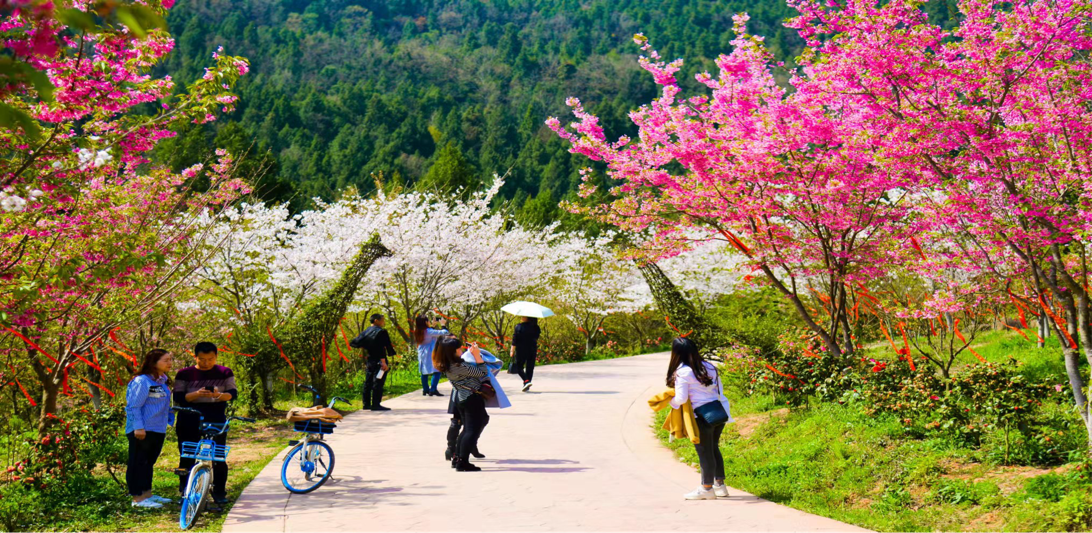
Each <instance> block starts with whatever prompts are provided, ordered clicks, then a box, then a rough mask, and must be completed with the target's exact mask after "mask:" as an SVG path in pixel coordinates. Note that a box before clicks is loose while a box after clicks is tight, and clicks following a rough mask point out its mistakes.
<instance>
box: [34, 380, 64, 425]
mask: <svg viewBox="0 0 1092 533" xmlns="http://www.w3.org/2000/svg"><path fill="white" fill-rule="evenodd" d="M60 391H61V386H60V384H58V383H56V382H54V380H52V379H49V380H44V381H43V382H42V409H41V414H40V415H39V417H38V434H39V435H41V434H42V433H45V431H46V430H47V429H49V426H50V425H51V424H52V422H53V419H51V418H50V417H49V415H55V414H56V413H57V396H59V395H60Z"/></svg>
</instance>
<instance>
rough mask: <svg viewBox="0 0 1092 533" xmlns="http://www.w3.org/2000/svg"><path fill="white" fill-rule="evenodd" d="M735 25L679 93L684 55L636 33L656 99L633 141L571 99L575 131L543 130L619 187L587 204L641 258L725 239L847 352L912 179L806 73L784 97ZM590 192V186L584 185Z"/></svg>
mask: <svg viewBox="0 0 1092 533" xmlns="http://www.w3.org/2000/svg"><path fill="white" fill-rule="evenodd" d="M735 20H736V28H735V31H736V32H737V37H736V39H735V40H734V41H733V43H732V44H733V45H734V46H735V50H734V51H733V52H732V53H731V54H728V55H722V56H721V57H720V58H718V59H717V62H716V63H717V66H718V67H719V69H720V70H719V73H718V75H717V76H716V77H714V76H713V75H711V74H708V73H703V74H699V75H698V76H697V80H698V81H699V82H701V83H702V84H704V85H705V86H706V87H708V88H709V90H710V94H709V95H702V96H693V97H689V98H685V97H683V96H682V95H680V89H679V87H678V85H677V83H676V79H675V74H676V73H677V72H678V70H679V69H680V67H681V65H682V62H681V60H676V61H673V62H670V63H667V62H665V61H663V60H661V59H660V57H659V55H658V54H657V53H656V52H655V51H654V50H651V47H650V46H649V44H648V42H647V39H645V38H644V36H642V35H637V36H636V38H635V40H636V41H637V43H638V44H639V45H640V46H641V48H642V50H644V51H646V52H647V53H648V57H642V58H641V65H642V66H643V67H644V68H645V69H646V70H648V71H649V72H650V73H651V74H652V75H653V77H654V79H655V81H656V83H658V84H659V85H661V86H662V92H661V96H660V98H658V99H657V100H655V101H653V102H652V103H651V104H649V105H646V106H643V107H641V108H640V109H638V110H636V111H634V112H632V113H631V114H630V118H631V119H632V120H633V122H634V123H635V124H636V125H637V126H638V128H639V134H638V137H637V138H636V139H630V138H627V137H622V138H620V139H618V140H617V141H614V142H610V141H608V140H607V139H606V136H605V134H604V132H603V131H602V128H601V127H600V126H599V125H598V119H597V118H596V117H595V116H593V115H591V114H589V113H587V112H586V111H585V110H584V108H583V106H582V105H581V104H580V102H579V100H577V99H575V98H573V99H570V101H569V103H570V105H571V106H572V107H573V111H574V113H575V115H576V117H577V119H578V121H577V122H576V123H574V124H573V128H574V129H575V133H572V132H569V131H568V130H566V129H564V128H562V126H561V124H560V122H559V121H558V120H557V119H550V120H549V121H547V124H549V125H550V127H552V128H553V129H554V130H555V131H556V132H557V133H558V134H559V135H560V136H561V137H562V138H564V139H567V140H568V141H570V142H571V143H572V149H571V150H572V151H573V152H575V153H580V154H584V155H586V156H588V157H589V158H591V159H593V160H596V161H601V162H603V163H604V164H605V165H606V168H607V173H608V174H609V176H610V177H611V178H613V179H615V180H618V181H620V182H621V185H620V186H618V187H617V188H615V189H614V190H613V191H612V192H613V193H614V194H615V195H616V197H617V199H616V200H615V201H613V202H611V203H609V204H607V205H605V206H601V207H595V208H588V209H585V211H586V212H588V213H589V214H591V215H593V216H597V217H599V218H600V219H601V220H604V221H606V222H609V223H612V224H614V225H617V226H618V227H620V228H622V229H624V230H627V231H633V232H637V231H646V230H650V231H652V232H653V234H654V235H655V238H654V239H653V240H652V241H651V242H650V243H649V244H648V245H647V246H646V247H645V250H644V251H643V255H644V256H645V257H648V258H651V259H659V258H666V257H671V256H673V255H676V254H678V253H679V252H681V251H684V250H687V249H689V248H691V247H692V244H693V242H694V240H695V238H694V236H693V235H694V232H695V231H698V232H703V233H704V238H701V239H699V240H721V241H723V242H727V243H729V244H731V245H732V246H733V247H734V248H735V249H736V250H737V251H738V252H739V253H742V254H744V255H745V256H746V257H747V259H748V261H747V263H748V264H747V267H748V268H751V269H754V270H755V271H756V272H760V273H761V274H763V275H764V277H765V280H766V282H767V283H769V284H770V285H771V286H773V287H774V288H775V289H776V290H778V291H779V292H781V293H782V294H783V295H784V296H785V297H786V298H788V299H789V301H790V302H791V303H792V305H793V306H794V308H795V309H796V311H797V312H798V314H799V316H800V317H801V319H802V320H803V321H804V322H805V323H806V324H807V326H808V327H809V328H810V329H811V331H812V332H813V333H814V334H815V335H816V336H817V337H819V338H820V339H821V342H822V345H823V346H824V349H826V350H827V351H829V352H830V353H832V354H848V353H852V352H853V351H854V350H855V342H854V341H853V338H852V337H853V332H852V327H851V324H850V323H849V320H848V312H849V310H850V309H851V308H852V306H853V304H854V300H855V298H856V297H857V286H858V284H859V283H862V282H865V281H867V280H869V279H871V278H874V277H877V276H881V275H883V274H884V273H885V272H886V270H887V268H888V267H889V266H890V265H892V264H897V263H899V262H901V261H902V260H903V259H904V258H905V257H906V256H907V252H906V250H907V249H909V246H907V243H908V242H909V240H910V238H911V236H912V231H913V223H912V222H913V218H914V217H913V212H912V210H911V205H910V203H909V202H908V201H907V199H908V198H907V194H906V191H907V190H909V189H911V188H913V187H914V186H915V185H916V176H914V175H912V174H906V173H900V172H894V171H892V170H890V169H888V168H886V167H885V166H883V165H881V164H879V162H878V161H877V160H876V159H875V155H874V149H873V147H872V144H873V140H872V139H870V138H868V137H865V136H862V135H860V128H861V126H860V125H861V124H862V123H864V122H867V120H868V119H869V117H870V114H871V112H870V110H868V109H862V108H861V107H860V106H858V105H856V99H855V98H854V97H852V96H850V95H838V94H815V93H811V92H807V91H804V90H802V89H801V86H803V85H804V84H805V82H806V78H804V77H801V74H803V73H798V75H796V76H794V77H793V78H792V80H791V82H790V83H791V84H792V85H793V86H794V89H795V90H793V91H789V90H787V89H786V88H784V87H781V86H779V85H777V83H776V82H775V79H774V75H773V72H772V69H773V68H774V67H775V65H773V64H772V62H771V59H770V54H769V53H768V52H767V51H766V49H765V48H764V47H763V45H762V38H761V37H755V36H751V35H748V34H747V33H746V29H745V23H746V21H747V17H746V16H745V15H740V16H737V17H736V19H735ZM585 176H586V177H587V176H588V174H585ZM586 183H587V181H586ZM592 192H593V187H591V186H587V185H586V186H585V188H584V190H583V193H584V194H590V193H592ZM816 309H817V310H818V311H817V312H813V310H816Z"/></svg>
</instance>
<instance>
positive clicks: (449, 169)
mask: <svg viewBox="0 0 1092 533" xmlns="http://www.w3.org/2000/svg"><path fill="white" fill-rule="evenodd" d="M480 182H481V180H480V178H479V176H478V172H477V170H476V169H475V168H474V167H473V166H472V165H471V164H470V163H469V162H467V160H466V158H465V157H464V156H463V152H462V150H459V147H458V146H456V145H455V143H454V142H453V141H448V143H447V144H445V145H444V147H443V148H441V149H440V151H439V152H437V154H436V162H434V163H433V164H432V167H430V168H429V170H428V173H427V174H425V177H423V178H421V181H420V182H418V188H420V189H422V190H436V191H441V192H445V193H450V192H453V191H455V190H457V189H464V190H474V189H476V187H477V185H479V184H480Z"/></svg>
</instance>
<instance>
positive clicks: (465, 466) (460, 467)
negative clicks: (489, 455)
mask: <svg viewBox="0 0 1092 533" xmlns="http://www.w3.org/2000/svg"><path fill="white" fill-rule="evenodd" d="M455 471H456V472H481V471H482V469H481V468H478V467H476V466H474V464H473V463H471V462H470V461H463V460H459V463H458V464H456V465H455Z"/></svg>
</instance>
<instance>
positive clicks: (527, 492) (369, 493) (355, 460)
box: [224, 354, 859, 532]
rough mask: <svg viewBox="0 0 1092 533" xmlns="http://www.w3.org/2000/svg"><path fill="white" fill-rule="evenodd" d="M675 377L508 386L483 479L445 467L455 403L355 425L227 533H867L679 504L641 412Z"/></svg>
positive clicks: (398, 401)
mask: <svg viewBox="0 0 1092 533" xmlns="http://www.w3.org/2000/svg"><path fill="white" fill-rule="evenodd" d="M666 366H667V356H666V355H665V354H653V355H644V356H638V357H629V358H624V359H613V360H608V361H592V362H587V363H574V364H566V365H550V366H542V367H539V368H537V369H535V378H536V380H535V386H534V389H533V392H530V393H526V394H524V393H520V392H519V390H518V388H517V382H518V378H517V376H514V375H508V374H504V373H502V374H501V376H500V379H501V384H502V386H504V387H505V390H506V391H512V392H510V393H509V396H510V397H511V398H512V402H513V404H514V405H513V407H511V408H509V409H504V410H500V411H498V410H495V409H491V410H490V415H491V417H492V419H491V420H490V424H489V426H487V427H486V429H485V433H484V434H483V435H482V439H481V441H480V445H479V447H480V449H481V451H482V453H484V454H486V456H487V457H486V459H481V460H474V462H475V464H477V465H478V466H481V467H482V470H483V471H482V472H455V471H454V470H452V469H451V468H450V466H449V465H448V463H447V462H446V461H444V457H443V451H444V447H445V443H444V439H445V434H446V431H447V426H448V420H449V417H448V415H447V411H446V408H447V396H446V394H445V396H444V397H443V398H436V397H424V396H421V394H420V393H419V392H418V393H411V394H407V395H405V396H402V397H399V398H395V399H392V400H389V401H388V402H385V403H386V404H387V405H388V406H390V407H391V408H393V409H394V410H393V411H388V412H384V413H373V412H370V411H367V412H365V411H361V412H356V413H353V414H351V415H349V416H347V417H346V418H345V420H344V421H343V422H342V423H341V424H340V425H339V426H338V428H337V430H336V432H335V433H334V434H333V435H331V436H329V437H328V439H329V440H328V442H329V443H330V445H331V446H332V447H333V449H334V451H335V453H336V461H337V464H336V466H335V468H334V479H333V480H331V481H329V482H327V484H326V485H324V486H323V487H321V488H319V489H318V490H317V491H315V492H313V493H311V494H305V495H291V494H289V493H288V491H286V490H285V489H284V487H282V486H281V483H280V467H281V458H282V457H283V452H282V454H281V455H280V456H278V457H277V458H275V459H273V461H271V462H270V463H269V465H268V466H266V468H265V469H264V470H263V471H262V472H261V473H260V474H259V475H258V476H257V477H256V478H255V479H254V481H253V482H252V483H251V484H250V486H249V487H247V489H246V490H245V491H244V492H243V494H242V496H241V497H240V498H239V500H238V502H236V504H235V505H234V507H232V509H231V512H230V514H229V515H228V518H227V520H226V522H225V523H224V531H225V532H237V531H291V532H296V531H539V530H552V531H557V530H561V531H668V530H688V531H729V530H730V531H790V530H791V531H849V530H856V531H859V530H858V529H857V528H854V527H853V526H849V525H847V524H844V523H841V522H837V521H834V520H830V519H827V518H823V517H819V516H814V515H809V514H807V513H804V512H801V511H797V510H794V509H790V508H788V507H784V506H781V505H777V504H774V503H771V502H768V501H766V500H762V499H759V498H756V497H754V496H751V495H749V494H746V493H743V492H740V491H738V490H734V489H731V494H732V497H731V498H729V499H727V500H717V501H684V500H683V499H682V494H683V493H685V492H688V491H690V490H692V489H693V488H694V487H696V486H697V484H698V481H699V478H698V474H697V472H696V471H695V470H694V469H693V468H692V467H690V466H687V465H685V464H682V463H680V462H678V461H677V460H676V459H675V458H674V456H673V454H672V452H670V451H669V450H667V449H666V448H664V447H663V446H661V445H660V443H659V441H657V439H656V437H655V435H654V433H653V431H652V430H651V429H650V424H651V420H652V411H651V410H650V409H649V408H648V404H647V403H646V401H647V399H648V398H649V397H651V396H652V395H653V394H654V393H655V392H657V391H659V390H662V388H663V387H662V381H663V374H664V370H665V368H666ZM443 387H447V385H446V384H444V385H443ZM441 392H447V391H445V390H444V389H441ZM451 510H459V511H458V518H457V519H452V518H449V516H450V514H451Z"/></svg>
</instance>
